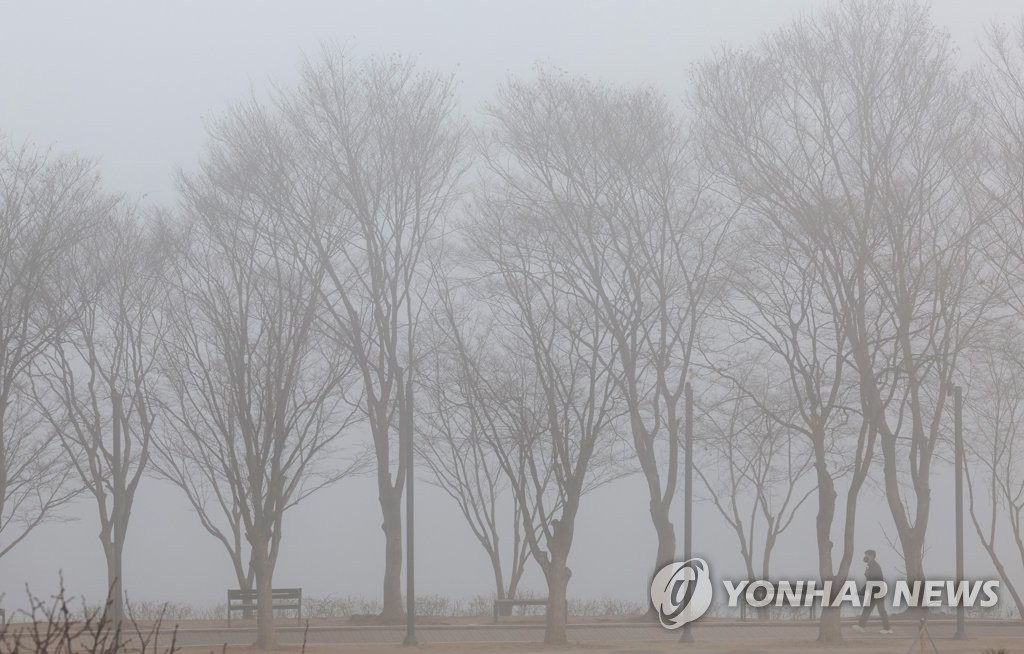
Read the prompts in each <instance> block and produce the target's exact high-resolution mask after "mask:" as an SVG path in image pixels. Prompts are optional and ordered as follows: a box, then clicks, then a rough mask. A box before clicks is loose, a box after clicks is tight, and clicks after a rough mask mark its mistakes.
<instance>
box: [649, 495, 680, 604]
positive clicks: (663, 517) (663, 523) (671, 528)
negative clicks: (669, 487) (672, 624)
mask: <svg viewBox="0 0 1024 654" xmlns="http://www.w3.org/2000/svg"><path fill="white" fill-rule="evenodd" d="M650 507H651V522H652V523H653V524H654V531H655V533H656V534H657V537H658V551H657V553H656V554H655V559H654V569H653V570H652V571H651V579H649V580H648V581H653V579H654V575H656V574H658V570H661V569H662V568H664V567H665V566H666V565H668V564H669V563H672V562H673V561H675V560H676V528H675V525H673V524H672V521H671V520H669V517H668V508H667V506H666V505H665V504H663V503H661V502H655V501H653V500H652V501H651V504H650ZM647 615H648V616H650V617H651V618H657V617H658V609H656V608H655V607H654V605H652V604H650V595H649V594H648V604H647Z"/></svg>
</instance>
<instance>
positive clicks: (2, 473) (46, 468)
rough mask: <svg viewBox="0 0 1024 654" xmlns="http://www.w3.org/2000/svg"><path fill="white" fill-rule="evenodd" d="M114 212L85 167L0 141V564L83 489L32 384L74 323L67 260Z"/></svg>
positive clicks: (87, 165) (80, 162)
mask: <svg viewBox="0 0 1024 654" xmlns="http://www.w3.org/2000/svg"><path fill="white" fill-rule="evenodd" d="M115 203H116V200H115V199H114V198H112V197H110V196H108V195H106V194H105V193H103V192H102V191H101V189H100V182H99V177H98V175H97V173H96V170H95V168H94V167H93V165H92V164H91V163H89V162H87V161H83V160H80V159H76V158H72V157H68V158H59V157H55V156H52V155H51V154H50V153H48V152H45V151H39V150H37V149H35V148H33V147H31V146H21V147H19V146H16V145H15V144H13V143H11V142H10V141H8V140H7V139H6V138H3V137H2V136H0V252H2V253H3V254H2V256H0V556H3V555H4V554H6V553H8V552H9V551H11V549H12V548H13V547H15V546H16V545H17V544H18V543H20V542H21V541H22V540H23V539H24V538H25V537H26V536H27V535H28V534H29V533H31V532H32V530H33V529H35V528H36V527H37V526H39V525H40V524H42V523H43V522H44V521H46V520H48V519H53V518H55V517H57V515H58V513H57V512H58V510H59V509H60V508H61V507H62V506H64V505H65V504H66V503H67V502H69V501H70V500H71V499H72V498H73V497H74V496H75V495H76V494H77V492H78V490H79V489H80V486H76V485H75V484H74V483H72V482H73V480H74V470H73V469H72V467H71V461H69V460H68V458H67V456H66V455H65V454H64V453H63V450H62V449H61V447H60V444H59V442H58V441H57V434H56V433H55V432H54V431H53V430H52V429H51V428H50V426H49V424H48V423H47V421H46V420H45V418H44V417H43V416H42V415H41V414H40V413H39V412H38V410H37V405H36V402H35V398H34V394H33V393H32V389H31V384H30V375H31V373H32V368H33V366H35V365H36V364H37V363H38V362H39V360H40V357H41V356H42V355H43V354H44V353H45V352H46V351H48V350H49V349H50V348H51V347H53V344H54V343H55V342H56V340H57V339H58V338H59V335H60V333H61V332H62V330H63V329H64V327H65V325H66V324H67V322H68V320H69V317H70V316H73V315H74V309H75V308H74V307H70V306H69V303H68V302H66V292H65V291H66V281H67V280H68V277H67V276H66V275H65V273H66V271H67V269H68V258H69V257H70V253H71V251H72V249H73V248H74V247H75V246H76V245H77V244H78V243H79V242H80V241H81V240H82V239H83V238H85V236H86V235H87V234H89V233H90V230H91V229H92V226H93V224H94V223H95V222H96V221H97V220H99V219H100V218H102V217H103V216H105V215H107V214H109V213H110V211H111V210H112V209H113V207H114V205H115ZM69 309H70V311H69Z"/></svg>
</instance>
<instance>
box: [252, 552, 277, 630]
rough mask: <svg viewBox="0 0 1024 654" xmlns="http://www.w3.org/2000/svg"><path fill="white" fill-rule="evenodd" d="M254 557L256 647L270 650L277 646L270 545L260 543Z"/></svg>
mask: <svg viewBox="0 0 1024 654" xmlns="http://www.w3.org/2000/svg"><path fill="white" fill-rule="evenodd" d="M255 550H256V551H254V552H253V557H254V559H255V562H256V598H257V599H256V645H255V646H256V647H258V648H260V649H269V648H271V647H275V646H276V645H277V636H276V634H275V632H274V595H273V593H272V592H271V591H272V590H273V587H274V586H273V584H274V565H273V562H272V561H271V560H270V555H269V552H268V550H269V544H268V543H266V542H261V543H259V545H258V547H256V548H255Z"/></svg>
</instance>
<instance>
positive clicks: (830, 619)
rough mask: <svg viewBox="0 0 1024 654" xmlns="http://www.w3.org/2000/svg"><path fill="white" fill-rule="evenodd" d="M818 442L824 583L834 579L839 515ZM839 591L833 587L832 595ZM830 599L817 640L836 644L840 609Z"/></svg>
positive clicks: (818, 519)
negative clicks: (834, 524) (834, 527)
mask: <svg viewBox="0 0 1024 654" xmlns="http://www.w3.org/2000/svg"><path fill="white" fill-rule="evenodd" d="M821 442H824V439H822V440H821V441H819V442H818V443H815V450H816V452H815V454H816V459H815V471H816V473H817V478H818V515H817V516H816V517H815V530H816V534H817V541H818V576H819V577H820V579H821V581H822V582H824V581H826V580H829V579H833V577H834V576H835V575H834V573H833V562H832V547H833V543H832V522H833V520H834V519H835V514H836V488H835V483H834V482H833V481H832V475H831V474H830V473H829V470H828V465H827V463H826V459H825V457H824V454H823V451H822V449H823V448H821V446H820V443H821ZM836 592H838V589H836V588H833V589H832V594H835V593H836ZM830 599H831V598H830V597H828V598H822V609H821V619H820V620H819V622H818V641H819V642H822V643H830V644H836V643H840V642H842V640H843V633H842V631H841V630H840V624H839V609H838V608H831V607H828V606H825V605H826V604H828V603H830V602H829V600H830Z"/></svg>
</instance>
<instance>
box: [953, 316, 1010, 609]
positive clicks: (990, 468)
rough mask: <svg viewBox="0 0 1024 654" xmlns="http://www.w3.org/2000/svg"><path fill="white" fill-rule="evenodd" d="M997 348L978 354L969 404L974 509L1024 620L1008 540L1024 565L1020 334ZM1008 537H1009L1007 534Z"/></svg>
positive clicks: (983, 538)
mask: <svg viewBox="0 0 1024 654" xmlns="http://www.w3.org/2000/svg"><path fill="white" fill-rule="evenodd" d="M991 345H992V347H990V348H987V349H985V350H980V351H978V352H975V353H974V355H975V356H974V357H973V358H974V362H973V363H974V365H973V373H974V374H973V375H972V382H973V383H972V384H971V393H970V395H969V396H968V397H967V398H966V400H967V401H966V402H965V404H966V405H967V406H966V408H967V413H968V415H967V419H968V425H967V432H968V433H970V434H972V435H973V437H972V438H971V439H969V452H970V459H971V460H970V461H969V465H968V466H967V470H966V472H967V475H966V477H967V490H968V500H969V503H968V508H969V510H970V515H971V522H972V524H973V525H974V529H975V533H977V535H978V540H979V541H980V542H981V544H982V547H984V548H985V552H986V553H987V554H988V556H989V558H990V560H991V561H992V565H994V566H995V568H996V572H997V573H998V574H999V578H1000V579H1001V580H1002V582H1003V586H1004V587H1005V588H1006V590H1007V592H1009V594H1010V597H1011V598H1012V599H1013V602H1014V605H1015V606H1016V608H1017V612H1018V613H1019V614H1020V615H1021V616H1024V598H1022V596H1021V589H1020V588H1019V587H1018V585H1017V581H1016V580H1017V576H1016V575H1013V574H1010V573H1009V572H1008V571H1007V569H1006V559H1005V553H1004V549H1003V539H1005V538H1007V537H1008V539H1009V540H1011V541H1012V543H1013V547H1012V550H1011V551H1015V554H1016V556H1015V557H1014V558H1018V559H1019V560H1020V562H1021V563H1022V564H1024V391H1022V388H1024V361H1021V360H1020V357H1019V353H1020V351H1021V337H1020V332H1019V330H1017V331H1013V330H1006V331H1005V332H1003V333H1002V334H1001V338H998V339H993V342H992V343H991ZM1004 533H1005V534H1006V536H1003V534H1004Z"/></svg>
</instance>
